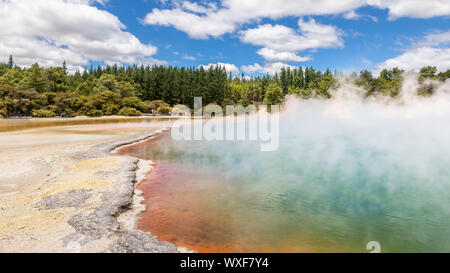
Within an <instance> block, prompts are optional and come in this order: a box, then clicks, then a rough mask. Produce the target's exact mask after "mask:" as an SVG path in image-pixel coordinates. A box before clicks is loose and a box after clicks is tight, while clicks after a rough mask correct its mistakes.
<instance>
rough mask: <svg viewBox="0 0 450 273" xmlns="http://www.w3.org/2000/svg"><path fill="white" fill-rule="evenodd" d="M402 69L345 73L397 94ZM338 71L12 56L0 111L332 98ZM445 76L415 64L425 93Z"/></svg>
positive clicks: (370, 91) (139, 110) (140, 109)
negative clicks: (55, 61)
mask: <svg viewBox="0 0 450 273" xmlns="http://www.w3.org/2000/svg"><path fill="white" fill-rule="evenodd" d="M404 72H405V71H403V70H400V69H398V68H394V69H391V70H387V69H385V70H383V71H381V73H380V75H379V76H378V77H374V76H373V74H372V73H371V72H370V71H367V70H364V71H361V73H359V74H356V73H355V74H353V75H352V76H351V77H350V78H351V79H352V80H354V82H355V84H357V85H358V86H361V87H363V88H364V89H365V90H366V96H374V95H382V96H391V97H396V96H398V94H399V93H400V90H401V85H402V80H403V75H404ZM338 76H339V74H337V72H334V73H332V72H331V71H330V70H327V71H325V72H322V71H319V70H315V69H314V68H308V67H307V68H302V67H299V68H295V69H291V68H289V67H288V68H285V69H281V71H280V72H279V73H277V74H275V75H273V76H271V75H265V76H261V77H251V78H249V77H245V76H244V75H241V76H234V77H233V76H232V75H231V74H228V73H227V71H226V70H225V68H224V67H221V66H215V67H209V68H207V69H205V68H203V67H199V68H185V67H174V66H137V65H133V66H127V67H124V66H117V65H113V66H105V67H102V66H98V67H95V68H94V67H92V66H91V67H90V68H89V69H86V70H84V71H83V72H81V73H80V72H76V73H73V74H69V73H68V71H67V67H66V63H65V61H64V62H63V63H62V65H61V67H50V68H43V67H40V66H39V64H37V63H36V64H34V65H32V66H31V67H30V68H23V67H20V66H16V65H15V64H14V59H13V56H10V57H9V61H8V62H7V63H0V117H1V118H7V117H29V116H31V117H75V116H90V117H98V116H109V115H123V116H139V115H142V114H153V115H157V114H158V115H168V114H170V112H171V109H172V108H171V107H173V106H174V105H177V104H183V105H188V106H189V107H191V108H192V107H193V103H194V97H202V99H203V105H208V104H218V105H220V106H225V105H235V104H241V105H243V106H247V105H249V104H254V105H261V104H266V105H274V104H280V103H282V102H283V99H284V98H285V96H286V95H288V94H294V95H297V96H298V97H301V98H303V99H309V98H313V97H323V98H325V99H328V98H331V94H330V92H329V90H330V88H334V87H337V85H338V84H339V83H338V81H337V77H338ZM449 78H450V70H447V71H446V72H440V73H437V69H436V67H432V66H429V67H424V68H422V69H421V70H420V74H419V79H418V80H419V82H420V84H421V88H420V90H419V93H420V95H424V96H429V95H432V94H433V92H434V89H435V85H434V84H433V81H429V80H430V79H431V80H435V81H445V80H447V79H449Z"/></svg>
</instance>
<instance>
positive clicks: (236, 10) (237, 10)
mask: <svg viewBox="0 0 450 273" xmlns="http://www.w3.org/2000/svg"><path fill="white" fill-rule="evenodd" d="M180 3H181V4H180ZM219 6H220V8H218V7H217V5H214V4H213V5H211V4H204V5H200V4H197V3H193V2H191V1H178V0H177V1H174V4H173V6H172V8H168V9H153V10H152V11H151V12H150V13H148V14H147V15H146V17H145V18H144V19H143V20H142V22H143V23H144V24H149V25H163V26H172V27H174V28H176V29H178V30H180V31H183V32H185V33H187V34H188V35H189V36H190V37H192V38H196V39H207V38H208V37H209V36H212V37H219V36H221V35H223V34H226V33H233V32H235V31H236V30H237V29H238V28H239V27H240V26H241V25H243V24H245V23H249V22H255V21H257V20H259V19H262V18H271V19H279V18H283V17H287V16H298V17H301V16H310V15H311V16H314V15H336V14H344V16H345V17H347V18H348V19H357V18H362V17H368V18H370V19H372V20H374V21H377V19H376V18H375V17H370V16H360V15H359V14H357V13H356V12H355V10H357V9H358V8H361V7H364V6H372V7H376V8H380V9H388V10H389V18H390V19H391V20H394V19H397V18H400V17H413V18H431V17H435V16H446V15H450V5H449V4H448V0H427V1H422V0H339V1H336V0H315V1H311V0H245V1H243V0H222V1H221V2H220V5H219Z"/></svg>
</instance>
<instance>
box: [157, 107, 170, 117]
mask: <svg viewBox="0 0 450 273" xmlns="http://www.w3.org/2000/svg"><path fill="white" fill-rule="evenodd" d="M170 111H172V107H170V106H160V107H159V108H158V112H159V113H160V114H161V115H169V114H170Z"/></svg>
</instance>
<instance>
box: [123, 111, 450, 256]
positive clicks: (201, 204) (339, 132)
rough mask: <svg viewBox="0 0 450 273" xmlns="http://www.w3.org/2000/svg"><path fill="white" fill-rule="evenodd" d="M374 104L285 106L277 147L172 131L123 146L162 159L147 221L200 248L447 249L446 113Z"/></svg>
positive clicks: (161, 234)
mask: <svg viewBox="0 0 450 273" xmlns="http://www.w3.org/2000/svg"><path fill="white" fill-rule="evenodd" d="M377 109H378V108H376V109H366V108H365V107H363V108H362V109H359V108H355V109H353V110H352V111H350V112H349V113H350V114H351V115H350V116H346V115H342V112H340V113H341V114H339V115H337V114H336V113H334V112H333V111H331V112H330V109H329V107H328V106H323V105H322V106H320V105H319V106H314V108H306V109H304V110H302V111H300V113H289V114H288V115H287V116H286V117H282V118H281V125H280V147H279V149H278V150H277V151H275V152H260V150H259V143H257V142H248V141H247V142H230V141H175V140H173V139H172V138H171V137H170V131H168V132H166V133H163V134H162V135H160V136H159V137H158V138H156V139H154V140H150V141H147V142H143V143H140V144H137V145H134V146H131V147H129V148H126V149H124V150H122V151H121V153H124V154H128V155H133V156H137V157H139V158H143V159H151V160H153V161H154V162H155V163H156V168H155V170H154V171H153V172H152V173H151V174H150V175H149V179H148V181H147V182H144V183H143V184H141V185H140V186H139V188H140V189H141V190H143V191H144V195H145V200H146V201H145V202H146V205H147V211H146V212H144V213H143V215H142V219H141V221H140V225H139V228H140V229H141V230H144V231H149V232H151V233H152V234H153V235H155V236H158V238H159V239H160V240H162V241H169V242H172V243H174V244H175V245H177V246H182V247H187V248H190V249H194V250H197V251H199V252H368V250H367V249H366V246H367V243H368V242H371V241H377V242H379V243H380V244H381V248H382V252H448V251H450V170H449V163H450V153H449V152H450V140H449V139H450V138H449V137H450V134H449V130H448V129H447V128H446V127H445V126H447V124H449V123H448V121H449V119H448V118H447V117H446V116H439V115H437V116H436V115H434V116H433V115H430V116H428V115H425V116H419V117H414V118H411V117H410V116H408V115H407V113H410V114H411V112H408V111H407V110H408V109H403V110H402V109H398V110H395V111H393V112H392V113H388V114H386V115H378V114H373V113H374V111H375V110H377ZM378 110H380V111H381V110H382V109H378ZM375 112H376V111H375ZM422 113H423V112H422Z"/></svg>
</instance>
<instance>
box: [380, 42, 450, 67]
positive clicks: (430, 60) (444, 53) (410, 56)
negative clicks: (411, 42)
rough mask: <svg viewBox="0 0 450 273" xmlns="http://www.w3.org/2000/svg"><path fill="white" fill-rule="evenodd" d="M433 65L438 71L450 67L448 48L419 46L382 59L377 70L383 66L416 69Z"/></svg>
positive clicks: (449, 50) (449, 51)
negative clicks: (393, 56)
mask: <svg viewBox="0 0 450 273" xmlns="http://www.w3.org/2000/svg"><path fill="white" fill-rule="evenodd" d="M429 65H433V66H436V67H437V68H438V70H439V71H443V70H447V69H450V48H432V47H420V48H415V49H412V50H410V51H407V52H405V53H403V54H402V55H400V56H397V57H395V58H392V59H389V60H386V61H384V62H383V63H381V64H379V65H378V66H377V68H378V71H379V70H382V69H384V68H388V69H391V68H394V67H399V68H401V69H405V70H407V71H409V70H415V71H418V70H419V69H420V68H422V67H425V66H429Z"/></svg>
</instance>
